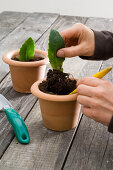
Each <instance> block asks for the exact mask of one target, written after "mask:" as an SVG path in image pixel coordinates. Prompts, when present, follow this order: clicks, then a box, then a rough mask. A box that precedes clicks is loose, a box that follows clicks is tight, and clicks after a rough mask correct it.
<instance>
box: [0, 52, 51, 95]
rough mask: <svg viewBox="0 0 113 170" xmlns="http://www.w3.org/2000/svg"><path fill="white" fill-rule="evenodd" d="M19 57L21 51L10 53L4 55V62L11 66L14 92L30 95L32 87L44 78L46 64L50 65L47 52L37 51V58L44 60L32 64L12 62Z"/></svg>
mask: <svg viewBox="0 0 113 170" xmlns="http://www.w3.org/2000/svg"><path fill="white" fill-rule="evenodd" d="M18 55H19V50H14V51H10V52H8V53H7V54H5V55H4V57H3V61H4V62H5V63H7V64H9V67H10V73H11V78H12V83H13V88H14V90H15V91H17V92H21V93H30V92H31V91H30V88H31V85H32V84H33V83H34V82H36V81H37V80H39V79H42V78H44V75H45V69H46V64H48V63H49V60H48V56H47V53H46V52H45V51H41V50H35V57H37V58H38V57H43V58H44V59H43V60H40V61H32V62H20V61H15V60H12V59H13V58H15V57H18Z"/></svg>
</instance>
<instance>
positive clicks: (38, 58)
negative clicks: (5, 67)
mask: <svg viewBox="0 0 113 170" xmlns="http://www.w3.org/2000/svg"><path fill="white" fill-rule="evenodd" d="M43 59H44V58H42V57H34V58H33V59H32V60H29V61H26V62H33V61H40V60H43ZM12 60H15V61H20V60H19V59H18V57H15V58H12ZM20 62H21V61H20Z"/></svg>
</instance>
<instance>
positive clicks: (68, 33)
mask: <svg viewBox="0 0 113 170" xmlns="http://www.w3.org/2000/svg"><path fill="white" fill-rule="evenodd" d="M82 27H83V24H81V23H77V24H74V25H73V26H72V27H70V28H67V29H65V30H64V31H61V32H60V35H61V36H62V38H63V39H64V40H66V39H70V38H72V37H75V38H78V37H79V35H80V33H81V28H82Z"/></svg>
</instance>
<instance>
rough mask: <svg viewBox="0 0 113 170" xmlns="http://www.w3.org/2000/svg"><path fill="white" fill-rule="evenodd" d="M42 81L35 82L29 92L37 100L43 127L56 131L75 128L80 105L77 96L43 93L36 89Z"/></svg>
mask: <svg viewBox="0 0 113 170" xmlns="http://www.w3.org/2000/svg"><path fill="white" fill-rule="evenodd" d="M42 81H43V80H39V81H37V82H35V83H34V84H33V85H32V87H31V92H32V94H34V95H35V96H37V97H38V98H39V103H40V108H41V113H42V119H43V123H44V125H45V127H47V128H48V129H51V130H56V131H65V130H70V129H73V128H75V127H76V125H77V122H78V118H79V112H80V104H79V103H78V102H77V101H76V99H77V94H72V95H52V94H47V93H44V92H42V91H40V89H39V87H38V86H39V84H40V83H41V82H42Z"/></svg>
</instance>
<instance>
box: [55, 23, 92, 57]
mask: <svg viewBox="0 0 113 170" xmlns="http://www.w3.org/2000/svg"><path fill="white" fill-rule="evenodd" d="M60 34H61V36H62V38H63V39H64V41H65V45H66V48H62V49H60V50H58V52H57V56H58V57H74V56H92V55H93V54H94V49H95V40H94V32H93V31H92V30H91V29H90V28H88V27H86V26H85V25H83V24H81V23H77V24H75V25H73V26H72V27H70V28H68V29H66V30H64V31H62V32H61V33H60Z"/></svg>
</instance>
